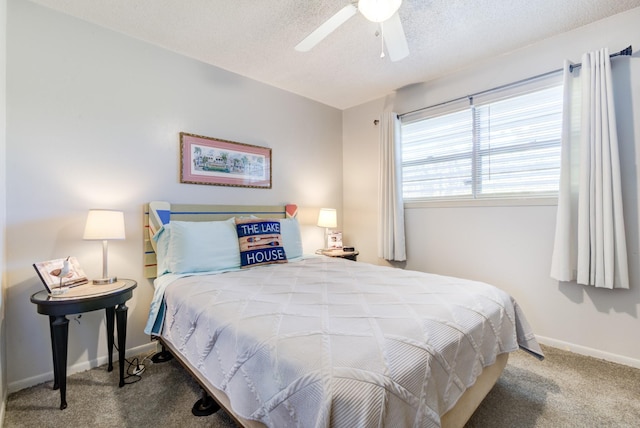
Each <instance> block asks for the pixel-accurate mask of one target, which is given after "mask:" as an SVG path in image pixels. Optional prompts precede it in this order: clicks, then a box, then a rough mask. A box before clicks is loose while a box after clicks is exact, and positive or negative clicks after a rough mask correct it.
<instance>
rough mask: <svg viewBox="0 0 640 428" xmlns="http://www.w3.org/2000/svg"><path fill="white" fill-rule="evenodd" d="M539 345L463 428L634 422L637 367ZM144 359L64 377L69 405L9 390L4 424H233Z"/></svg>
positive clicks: (638, 406) (34, 390) (193, 388)
mask: <svg viewBox="0 0 640 428" xmlns="http://www.w3.org/2000/svg"><path fill="white" fill-rule="evenodd" d="M544 351H545V353H546V355H547V358H546V360H544V361H538V360H536V359H535V358H533V357H531V356H529V355H527V354H526V353H524V352H521V351H518V352H515V353H513V354H512V355H511V357H510V359H509V364H508V365H507V367H506V369H505V371H504V373H503V375H502V377H501V378H500V380H499V381H498V383H497V384H496V386H495V387H494V388H493V390H492V391H491V392H490V393H489V395H488V396H487V398H486V399H485V400H484V402H483V403H482V404H481V406H480V407H479V408H478V410H477V411H476V413H475V414H474V415H473V416H472V418H471V420H470V421H469V423H468V424H467V427H469V428H487V427H492V428H493V427H496V428H500V427H525V428H526V427H554V428H556V427H639V426H640V370H637V369H632V368H629V367H626V366H622V365H618V364H613V363H609V362H606V361H601V360H597V359H594V358H588V357H583V356H579V355H576V354H572V353H569V352H565V351H561V350H558V349H554V348H549V347H544ZM144 365H145V367H146V369H145V372H144V373H143V375H142V379H141V380H140V381H139V382H137V383H133V384H130V385H126V386H125V387H124V388H118V386H117V385H118V373H117V369H116V370H114V371H113V372H111V373H108V372H107V371H106V367H105V366H102V367H98V368H95V369H92V370H89V371H86V372H83V373H77V374H74V375H72V376H69V379H68V382H67V403H68V405H69V407H68V408H67V409H65V410H62V411H61V410H59V409H58V406H59V405H60V394H59V392H58V391H53V390H52V389H51V385H52V382H47V383H45V384H42V385H38V386H34V387H31V388H28V389H25V390H22V391H18V392H16V393H14V394H11V395H10V396H9V398H8V402H7V408H6V416H5V421H4V426H5V427H6V428H12V427H42V428H44V427H143V426H165V427H180V428H191V427H214V428H217V427H219V428H232V427H235V425H234V424H233V422H232V421H231V420H230V419H229V417H228V416H226V415H225V414H224V413H223V412H218V413H217V414H214V415H212V416H207V417H200V418H199V417H195V416H193V415H192V414H191V407H192V405H193V403H194V402H195V401H196V400H197V399H199V398H200V390H199V388H198V386H197V384H196V383H195V382H194V381H193V380H192V379H191V378H190V377H189V376H188V374H187V373H186V372H185V371H184V370H183V369H182V368H181V367H180V365H179V364H178V363H176V362H175V361H172V362H168V363H163V364H153V363H151V362H150V361H148V360H147V361H145V362H144ZM129 380H131V379H129ZM345 428H347V427H345ZM348 428H351V427H348Z"/></svg>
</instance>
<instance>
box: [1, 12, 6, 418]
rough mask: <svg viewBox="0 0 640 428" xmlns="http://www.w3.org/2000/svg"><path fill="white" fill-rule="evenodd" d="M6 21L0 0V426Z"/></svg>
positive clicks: (3, 392)
mask: <svg viewBox="0 0 640 428" xmlns="http://www.w3.org/2000/svg"><path fill="white" fill-rule="evenodd" d="M6 22H7V2H6V0H0V166H2V168H1V169H0V426H1V425H2V420H3V419H4V409H5V404H6V401H7V363H6V361H7V357H6V349H7V347H6V328H5V325H6V323H5V321H4V317H5V309H4V308H5V304H4V301H5V285H6V276H5V265H6V262H5V248H6V247H5V223H6V221H5V216H6V204H7V203H6V202H7V185H6V175H5V172H4V171H5V168H4V165H5V163H6V162H5V156H6V151H7V138H6V136H7V122H6V117H7V95H6V80H7V79H6V59H7V48H6V47H7V43H6V42H7V33H6V31H5V30H4V28H6Z"/></svg>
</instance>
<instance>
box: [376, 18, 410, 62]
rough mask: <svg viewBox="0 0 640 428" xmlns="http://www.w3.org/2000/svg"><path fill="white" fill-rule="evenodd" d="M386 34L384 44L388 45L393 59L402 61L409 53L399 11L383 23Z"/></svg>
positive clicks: (390, 56)
mask: <svg viewBox="0 0 640 428" xmlns="http://www.w3.org/2000/svg"><path fill="white" fill-rule="evenodd" d="M382 25H383V27H382V31H383V34H384V44H385V45H386V46H387V52H389V58H390V59H391V61H394V62H395V61H400V60H401V59H403V58H406V57H407V56H408V55H409V46H408V45H407V38H406V37H405V35H404V30H403V29H402V22H401V21H400V16H399V15H398V13H397V12H396V13H394V14H393V16H392V17H391V18H389V19H388V20H386V21H385V22H383V23H382Z"/></svg>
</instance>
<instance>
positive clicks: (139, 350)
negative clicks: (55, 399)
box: [0, 341, 158, 426]
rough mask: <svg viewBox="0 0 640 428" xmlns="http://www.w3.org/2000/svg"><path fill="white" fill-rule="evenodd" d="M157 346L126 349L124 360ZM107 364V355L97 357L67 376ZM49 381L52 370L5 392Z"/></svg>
mask: <svg viewBox="0 0 640 428" xmlns="http://www.w3.org/2000/svg"><path fill="white" fill-rule="evenodd" d="M157 346H158V343H157V342H156V341H153V342H150V343H146V344H144V345H141V346H137V347H135V348H130V349H127V350H126V352H125V353H124V354H125V357H126V358H129V357H132V356H135V355H141V354H147V353H150V352H154V351H156V350H157ZM117 361H118V356H117V354H114V361H113V362H114V365H116V362H117ZM108 362H109V357H108V356H107V355H105V356H103V357H98V358H96V359H94V360H90V361H82V362H79V363H77V364H74V365H72V366H68V367H67V376H69V375H72V374H73V373H79V372H84V371H86V370H90V369H92V368H94V367H98V366H101V365H103V364H107V363H108ZM115 370H117V366H116V367H115ZM51 380H53V370H51V371H49V372H46V373H42V374H39V375H37V376H32V377H29V378H26V379H20V380H17V381H15V382H11V383H10V384H8V385H7V392H8V394H11V393H14V392H16V391H20V390H21V389H25V388H28V387H30V386H34V385H39V384H41V383H44V382H49V381H51ZM3 404H4V403H3ZM2 420H3V419H0V422H2ZM0 426H1V424H0Z"/></svg>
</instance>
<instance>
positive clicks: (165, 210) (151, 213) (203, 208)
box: [142, 201, 298, 278]
mask: <svg viewBox="0 0 640 428" xmlns="http://www.w3.org/2000/svg"><path fill="white" fill-rule="evenodd" d="M297 213H298V207H297V205H293V204H288V205H204V204H171V203H169V202H165V201H153V202H149V203H147V204H145V206H144V219H143V222H144V229H143V233H142V236H143V239H144V276H145V278H155V277H156V273H157V264H156V263H157V262H156V252H155V242H154V241H153V240H152V239H151V237H152V236H153V235H155V234H156V233H157V232H158V230H159V229H160V228H161V227H162V225H163V224H167V223H169V222H170V221H171V220H179V221H219V220H226V219H228V218H231V217H236V216H251V215H253V216H256V217H260V218H290V217H295V216H296V214H297Z"/></svg>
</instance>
